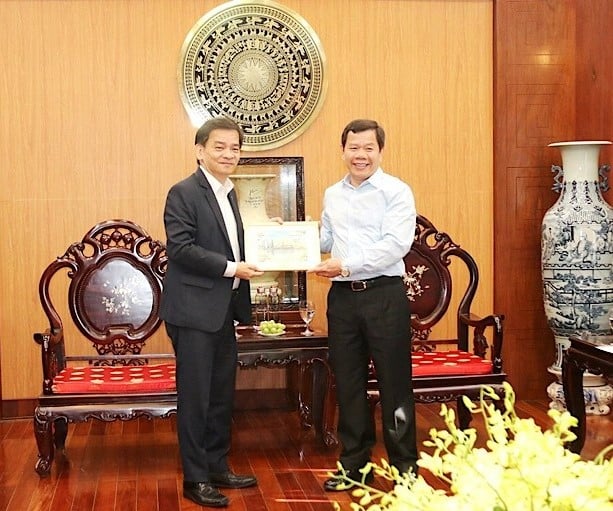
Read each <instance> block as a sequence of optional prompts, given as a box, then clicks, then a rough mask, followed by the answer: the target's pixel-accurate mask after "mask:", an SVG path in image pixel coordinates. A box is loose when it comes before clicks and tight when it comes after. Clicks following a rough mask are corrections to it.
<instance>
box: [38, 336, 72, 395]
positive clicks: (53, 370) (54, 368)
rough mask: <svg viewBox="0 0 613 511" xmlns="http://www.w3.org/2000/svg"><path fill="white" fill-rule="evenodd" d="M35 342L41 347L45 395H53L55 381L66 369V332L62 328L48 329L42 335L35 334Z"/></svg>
mask: <svg viewBox="0 0 613 511" xmlns="http://www.w3.org/2000/svg"><path fill="white" fill-rule="evenodd" d="M34 341H35V342H36V343H37V344H39V345H40V347H41V363H42V366H43V394H47V395H48V394H53V391H52V390H51V386H52V384H53V379H54V378H55V377H56V375H57V374H58V373H59V372H60V371H61V370H62V369H64V368H65V367H66V360H65V348H64V331H63V330H62V329H61V328H60V329H55V330H51V329H47V330H45V331H44V332H42V333H35V334H34Z"/></svg>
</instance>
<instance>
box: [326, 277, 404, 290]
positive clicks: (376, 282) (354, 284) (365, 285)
mask: <svg viewBox="0 0 613 511" xmlns="http://www.w3.org/2000/svg"><path fill="white" fill-rule="evenodd" d="M399 279H400V277H388V276H387V275H382V276H381V277H374V278H372V279H364V280H335V281H333V282H332V285H333V286H337V287H346V288H349V289H351V290H352V291H366V290H367V289H370V288H373V287H377V286H389V285H390V284H394V283H397V282H398V280H399Z"/></svg>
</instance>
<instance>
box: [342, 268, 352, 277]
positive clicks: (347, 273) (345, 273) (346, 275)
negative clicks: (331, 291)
mask: <svg viewBox="0 0 613 511" xmlns="http://www.w3.org/2000/svg"><path fill="white" fill-rule="evenodd" d="M349 275H351V272H350V271H349V269H348V268H345V267H344V266H341V277H343V278H344V279H346V278H347V277H349Z"/></svg>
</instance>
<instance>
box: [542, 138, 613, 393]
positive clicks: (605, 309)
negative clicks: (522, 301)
mask: <svg viewBox="0 0 613 511" xmlns="http://www.w3.org/2000/svg"><path fill="white" fill-rule="evenodd" d="M609 144H611V142H608V141H576V142H556V143H553V144H550V145H549V146H550V147H557V148H559V149H560V151H561V155H562V167H559V166H556V165H554V166H552V171H554V172H557V175H556V178H555V180H556V185H555V186H554V189H558V190H559V191H560V197H559V199H558V200H557V202H556V203H555V204H554V205H553V206H552V207H551V208H550V209H549V210H548V211H547V212H546V213H545V216H544V218H543V223H542V237H541V270H542V276H543V298H544V305H545V315H546V317H547V323H548V325H549V327H550V328H551V329H552V330H553V333H554V337H555V345H556V359H555V361H554V363H553V364H552V365H551V366H550V367H549V372H551V373H552V374H554V375H556V376H557V377H558V378H559V376H560V374H561V369H562V367H561V366H562V357H563V354H564V351H565V350H566V349H567V348H568V346H569V345H570V342H569V340H568V337H569V336H570V335H572V334H574V333H576V332H590V333H591V334H595V335H606V334H610V333H611V327H610V325H609V314H610V311H611V310H612V309H613V208H612V207H611V206H610V205H609V204H608V203H607V202H606V201H605V200H604V199H603V197H602V193H601V189H602V188H606V187H607V176H606V171H608V166H606V165H603V166H602V167H599V164H598V158H599V154H600V148H601V147H602V146H604V145H609ZM589 376H591V377H592V379H591V380H590V379H589ZM584 383H585V384H587V385H588V386H589V385H592V386H598V385H604V384H605V383H606V382H605V381H604V380H602V379H601V378H600V377H597V376H594V375H588V378H586V380H585V382H584Z"/></svg>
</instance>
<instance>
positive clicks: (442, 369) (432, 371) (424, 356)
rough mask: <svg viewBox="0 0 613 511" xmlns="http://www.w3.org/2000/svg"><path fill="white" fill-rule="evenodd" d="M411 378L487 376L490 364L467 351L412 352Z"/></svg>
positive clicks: (488, 361) (490, 367) (490, 370)
mask: <svg viewBox="0 0 613 511" xmlns="http://www.w3.org/2000/svg"><path fill="white" fill-rule="evenodd" d="M411 359H412V366H413V376H414V377H415V376H447V375H448V376H453V375H460V374H489V373H491V372H492V362H491V361H490V360H485V359H482V358H481V357H478V356H477V355H474V354H472V353H468V352H467V351H459V350H452V351H432V352H421V351H419V352H413V353H412V354H411Z"/></svg>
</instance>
